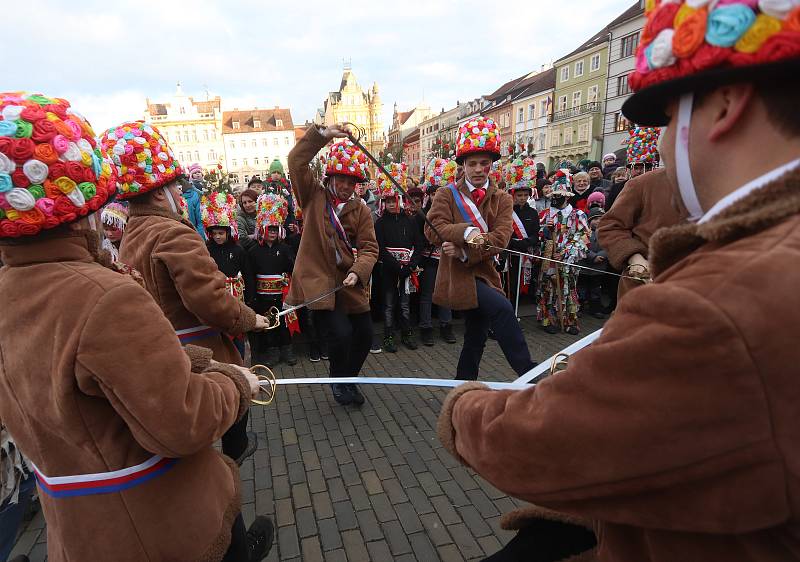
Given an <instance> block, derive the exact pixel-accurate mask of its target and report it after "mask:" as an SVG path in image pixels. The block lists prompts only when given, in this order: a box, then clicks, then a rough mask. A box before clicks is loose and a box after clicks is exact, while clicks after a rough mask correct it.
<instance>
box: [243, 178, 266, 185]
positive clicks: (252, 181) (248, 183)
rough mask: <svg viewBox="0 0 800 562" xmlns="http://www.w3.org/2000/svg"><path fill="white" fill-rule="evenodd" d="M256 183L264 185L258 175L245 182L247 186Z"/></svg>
mask: <svg viewBox="0 0 800 562" xmlns="http://www.w3.org/2000/svg"><path fill="white" fill-rule="evenodd" d="M256 183H258V184H261V185H264V182H263V181H261V178H260V177H258V176H255V177H253V178H252V179H251V180H250V181H249V182H247V187H250V186H251V185H253V184H256Z"/></svg>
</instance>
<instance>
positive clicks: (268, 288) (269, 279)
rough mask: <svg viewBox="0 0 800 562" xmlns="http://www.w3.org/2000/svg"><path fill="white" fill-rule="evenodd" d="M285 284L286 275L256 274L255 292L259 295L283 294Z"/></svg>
mask: <svg viewBox="0 0 800 562" xmlns="http://www.w3.org/2000/svg"><path fill="white" fill-rule="evenodd" d="M286 286H287V283H286V277H284V276H283V275H256V293H258V294H259V295H270V296H277V295H283V289H284V287H286Z"/></svg>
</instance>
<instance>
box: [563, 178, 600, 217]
mask: <svg viewBox="0 0 800 562" xmlns="http://www.w3.org/2000/svg"><path fill="white" fill-rule="evenodd" d="M572 181H573V182H574V183H573V189H574V190H575V194H574V195H573V196H572V197H570V199H569V204H570V205H572V207H573V208H575V209H578V210H580V211H583V212H584V213H585V212H586V211H587V209H588V207H589V205H588V203H587V201H586V199H587V198H588V197H589V195H590V194H591V193H592V192H593V191H594V188H593V187H592V185H591V181H592V180H591V178H590V177H589V173H588V172H578V173H577V174H575V175H574V176H572Z"/></svg>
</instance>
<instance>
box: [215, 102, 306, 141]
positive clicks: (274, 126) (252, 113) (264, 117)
mask: <svg viewBox="0 0 800 562" xmlns="http://www.w3.org/2000/svg"><path fill="white" fill-rule="evenodd" d="M256 120H259V121H261V127H260V128H256V127H255V126H254V125H255V123H254V122H255V121H256ZM278 120H280V121H281V126H280V127H279V126H278ZM234 121H238V122H239V128H238V129H234V128H233V122H234ZM265 131H294V124H293V123H292V112H291V111H290V110H289V109H283V108H280V107H276V108H275V109H248V110H245V111H238V110H235V111H224V112H223V113H222V134H223V135H224V134H231V133H263V132H265Z"/></svg>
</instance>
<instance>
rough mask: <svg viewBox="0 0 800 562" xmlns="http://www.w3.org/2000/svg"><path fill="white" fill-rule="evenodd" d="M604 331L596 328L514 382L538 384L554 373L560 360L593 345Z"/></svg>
mask: <svg viewBox="0 0 800 562" xmlns="http://www.w3.org/2000/svg"><path fill="white" fill-rule="evenodd" d="M601 333H603V329H602V328H600V329H599V330H595V331H594V332H592V333H591V334H589V335H587V336H584V337H582V338H581V339H579V340H578V341H576V342H575V343H573V344H570V345H568V346H567V347H565V348H564V349H562V350H561V351H559V352H558V353H556V354H555V355H553V356H552V357H550V358H548V359H547V360H546V361H542V362H541V363H539V364H538V365H536V366H535V367H534V368H533V369H531V370H530V371H528V372H527V373H525V374H524V375H522V376H521V377H519V378H518V379H517V380H515V381H514V384H520V383H521V384H526V385H528V386H530V385H531V384H536V383H537V382H539V381H540V380H542V379H543V378H545V377H547V376H549V375H550V374H552V372H553V371H554V370H555V368H556V367H557V366H558V364H559V362H560V360H561V359H562V358H563V357H565V356H566V357H569V356H570V355H572V354H573V353H576V352H578V351H580V350H581V349H583V348H584V347H588V346H589V345H591V344H592V343H593V342H594V341H595V340H596V339H597V338H599V337H600V334H601Z"/></svg>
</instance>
